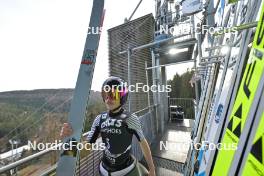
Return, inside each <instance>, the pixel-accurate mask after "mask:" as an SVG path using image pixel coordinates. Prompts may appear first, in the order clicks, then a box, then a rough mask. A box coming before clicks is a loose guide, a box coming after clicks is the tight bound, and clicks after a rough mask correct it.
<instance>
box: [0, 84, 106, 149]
mask: <svg viewBox="0 0 264 176" xmlns="http://www.w3.org/2000/svg"><path fill="white" fill-rule="evenodd" d="M73 93H74V90H73V89H39V90H31V91H9V92H0V153H1V152H3V151H6V150H7V149H8V148H10V145H9V144H8V140H9V139H11V138H13V139H16V140H20V141H22V143H26V142H27V140H31V139H33V138H34V139H37V140H39V141H43V140H45V141H52V140H53V139H57V138H58V135H59V131H60V128H61V126H62V123H63V122H65V121H66V119H67V117H68V112H69V109H70V103H71V99H72V96H73ZM102 111H105V106H104V103H103V101H102V98H101V93H100V92H98V91H93V90H92V91H91V92H90V101H89V105H88V110H87V113H86V117H87V118H86V124H85V130H88V129H89V128H90V126H91V123H92V121H93V119H94V118H95V116H96V115H98V114H99V113H100V112H102Z"/></svg>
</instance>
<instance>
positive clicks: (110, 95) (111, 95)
mask: <svg viewBox="0 0 264 176" xmlns="http://www.w3.org/2000/svg"><path fill="white" fill-rule="evenodd" d="M102 96H103V99H104V100H106V99H110V100H119V99H120V92H119V91H118V90H117V89H112V90H109V91H107V92H105V91H103V92H102Z"/></svg>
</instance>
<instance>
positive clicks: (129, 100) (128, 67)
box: [127, 45, 131, 112]
mask: <svg viewBox="0 0 264 176" xmlns="http://www.w3.org/2000/svg"><path fill="white" fill-rule="evenodd" d="M130 59H131V48H130V45H128V47H127V70H128V73H127V79H128V86H130V85H131V75H130ZM127 98H128V111H129V112H131V97H130V94H128V97H127Z"/></svg>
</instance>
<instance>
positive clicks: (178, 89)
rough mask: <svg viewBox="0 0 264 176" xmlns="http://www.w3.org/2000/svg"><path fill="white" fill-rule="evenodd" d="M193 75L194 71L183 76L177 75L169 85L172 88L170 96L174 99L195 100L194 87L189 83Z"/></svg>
mask: <svg viewBox="0 0 264 176" xmlns="http://www.w3.org/2000/svg"><path fill="white" fill-rule="evenodd" d="M193 74H194V72H193V71H187V72H185V73H184V74H182V75H179V74H175V75H174V77H173V79H172V80H169V81H168V83H167V84H168V85H171V87H172V91H171V92H170V93H169V96H170V97H173V98H195V90H194V87H192V86H191V84H190V83H189V82H190V80H191V78H192V76H193Z"/></svg>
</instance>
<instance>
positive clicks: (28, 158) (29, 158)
mask: <svg viewBox="0 0 264 176" xmlns="http://www.w3.org/2000/svg"><path fill="white" fill-rule="evenodd" d="M155 106H158V104H155V105H152V106H150V107H146V108H144V109H141V110H139V111H136V112H134V113H133V114H137V113H139V112H141V111H144V110H146V109H149V108H152V107H155ZM88 133H89V132H85V133H83V135H82V136H83V137H85V136H87V135H88ZM98 140H99V139H98ZM62 144H63V143H59V144H57V145H56V146H53V147H50V148H48V149H46V150H43V151H41V152H38V153H35V154H33V155H30V156H28V157H25V158H23V159H21V160H18V161H16V162H14V163H11V164H8V165H6V166H3V167H1V168H0V174H1V173H4V172H6V171H8V170H11V169H13V168H16V167H18V166H20V165H22V164H24V163H26V162H29V161H31V160H32V159H35V158H39V157H41V156H43V155H45V154H47V153H50V152H52V151H55V150H56V149H57V148H59V147H60V146H61V145H62ZM53 167H54V166H53Z"/></svg>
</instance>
